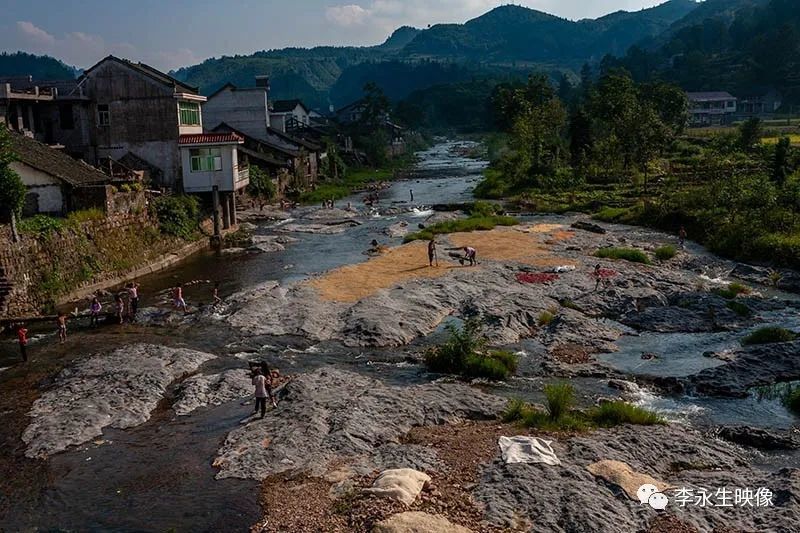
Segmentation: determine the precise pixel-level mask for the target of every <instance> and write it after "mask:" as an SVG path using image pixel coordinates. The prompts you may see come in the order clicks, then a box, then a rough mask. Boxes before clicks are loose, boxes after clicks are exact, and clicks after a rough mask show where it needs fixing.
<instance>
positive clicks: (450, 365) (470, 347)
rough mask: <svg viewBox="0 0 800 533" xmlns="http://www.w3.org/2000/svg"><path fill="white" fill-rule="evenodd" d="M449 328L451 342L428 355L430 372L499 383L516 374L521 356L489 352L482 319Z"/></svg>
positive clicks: (427, 363)
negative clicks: (480, 378) (482, 331)
mask: <svg viewBox="0 0 800 533" xmlns="http://www.w3.org/2000/svg"><path fill="white" fill-rule="evenodd" d="M447 329H448V331H449V333H450V337H449V338H448V339H447V341H445V342H444V344H442V345H441V346H437V347H435V348H432V349H430V350H428V352H427V353H426V354H425V364H426V365H427V366H428V368H429V369H430V370H432V371H434V372H441V373H448V374H459V375H462V376H465V377H469V378H479V377H482V378H487V379H491V380H495V381H499V380H503V379H505V378H507V377H508V376H509V375H510V374H513V373H514V372H515V371H516V369H517V357H516V356H515V355H514V354H513V353H511V352H506V351H497V350H493V351H488V352H486V351H485V346H486V342H487V341H486V338H485V337H483V336H482V335H481V331H480V329H481V326H480V322H478V320H476V319H470V320H467V321H466V322H465V323H464V325H463V326H462V327H461V328H458V327H456V326H453V325H452V324H451V325H448V327H447Z"/></svg>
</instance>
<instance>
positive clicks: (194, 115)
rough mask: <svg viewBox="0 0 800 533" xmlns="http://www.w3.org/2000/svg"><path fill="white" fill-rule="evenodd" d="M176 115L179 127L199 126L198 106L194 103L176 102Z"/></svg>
mask: <svg viewBox="0 0 800 533" xmlns="http://www.w3.org/2000/svg"><path fill="white" fill-rule="evenodd" d="M178 114H179V118H180V124H181V126H199V125H200V104H196V103H194V102H178Z"/></svg>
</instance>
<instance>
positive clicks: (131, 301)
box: [128, 281, 139, 321]
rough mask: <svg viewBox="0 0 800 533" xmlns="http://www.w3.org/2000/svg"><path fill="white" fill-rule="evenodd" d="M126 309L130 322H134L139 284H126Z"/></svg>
mask: <svg viewBox="0 0 800 533" xmlns="http://www.w3.org/2000/svg"><path fill="white" fill-rule="evenodd" d="M128 305H129V306H130V308H129V309H128V311H129V313H130V317H131V321H134V320H136V312H137V311H138V310H139V284H138V283H136V282H135V281H131V282H130V283H128Z"/></svg>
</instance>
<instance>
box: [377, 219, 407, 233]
mask: <svg viewBox="0 0 800 533" xmlns="http://www.w3.org/2000/svg"><path fill="white" fill-rule="evenodd" d="M383 232H384V233H385V234H386V235H388V236H389V237H405V236H406V235H408V222H406V221H404V220H402V221H400V222H396V223H394V224H392V225H391V226H389V227H388V228H386V229H385V230H383Z"/></svg>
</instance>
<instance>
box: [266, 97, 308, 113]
mask: <svg viewBox="0 0 800 533" xmlns="http://www.w3.org/2000/svg"><path fill="white" fill-rule="evenodd" d="M297 106H300V107H302V108H303V109H305V110H306V112H308V108H307V107H306V106H305V105H304V104H303V102H302V101H301V100H299V99H297V98H294V99H292V100H274V101H273V102H272V110H273V111H274V112H275V113H288V112H289V111H293V110H294V108H295V107H297Z"/></svg>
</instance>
